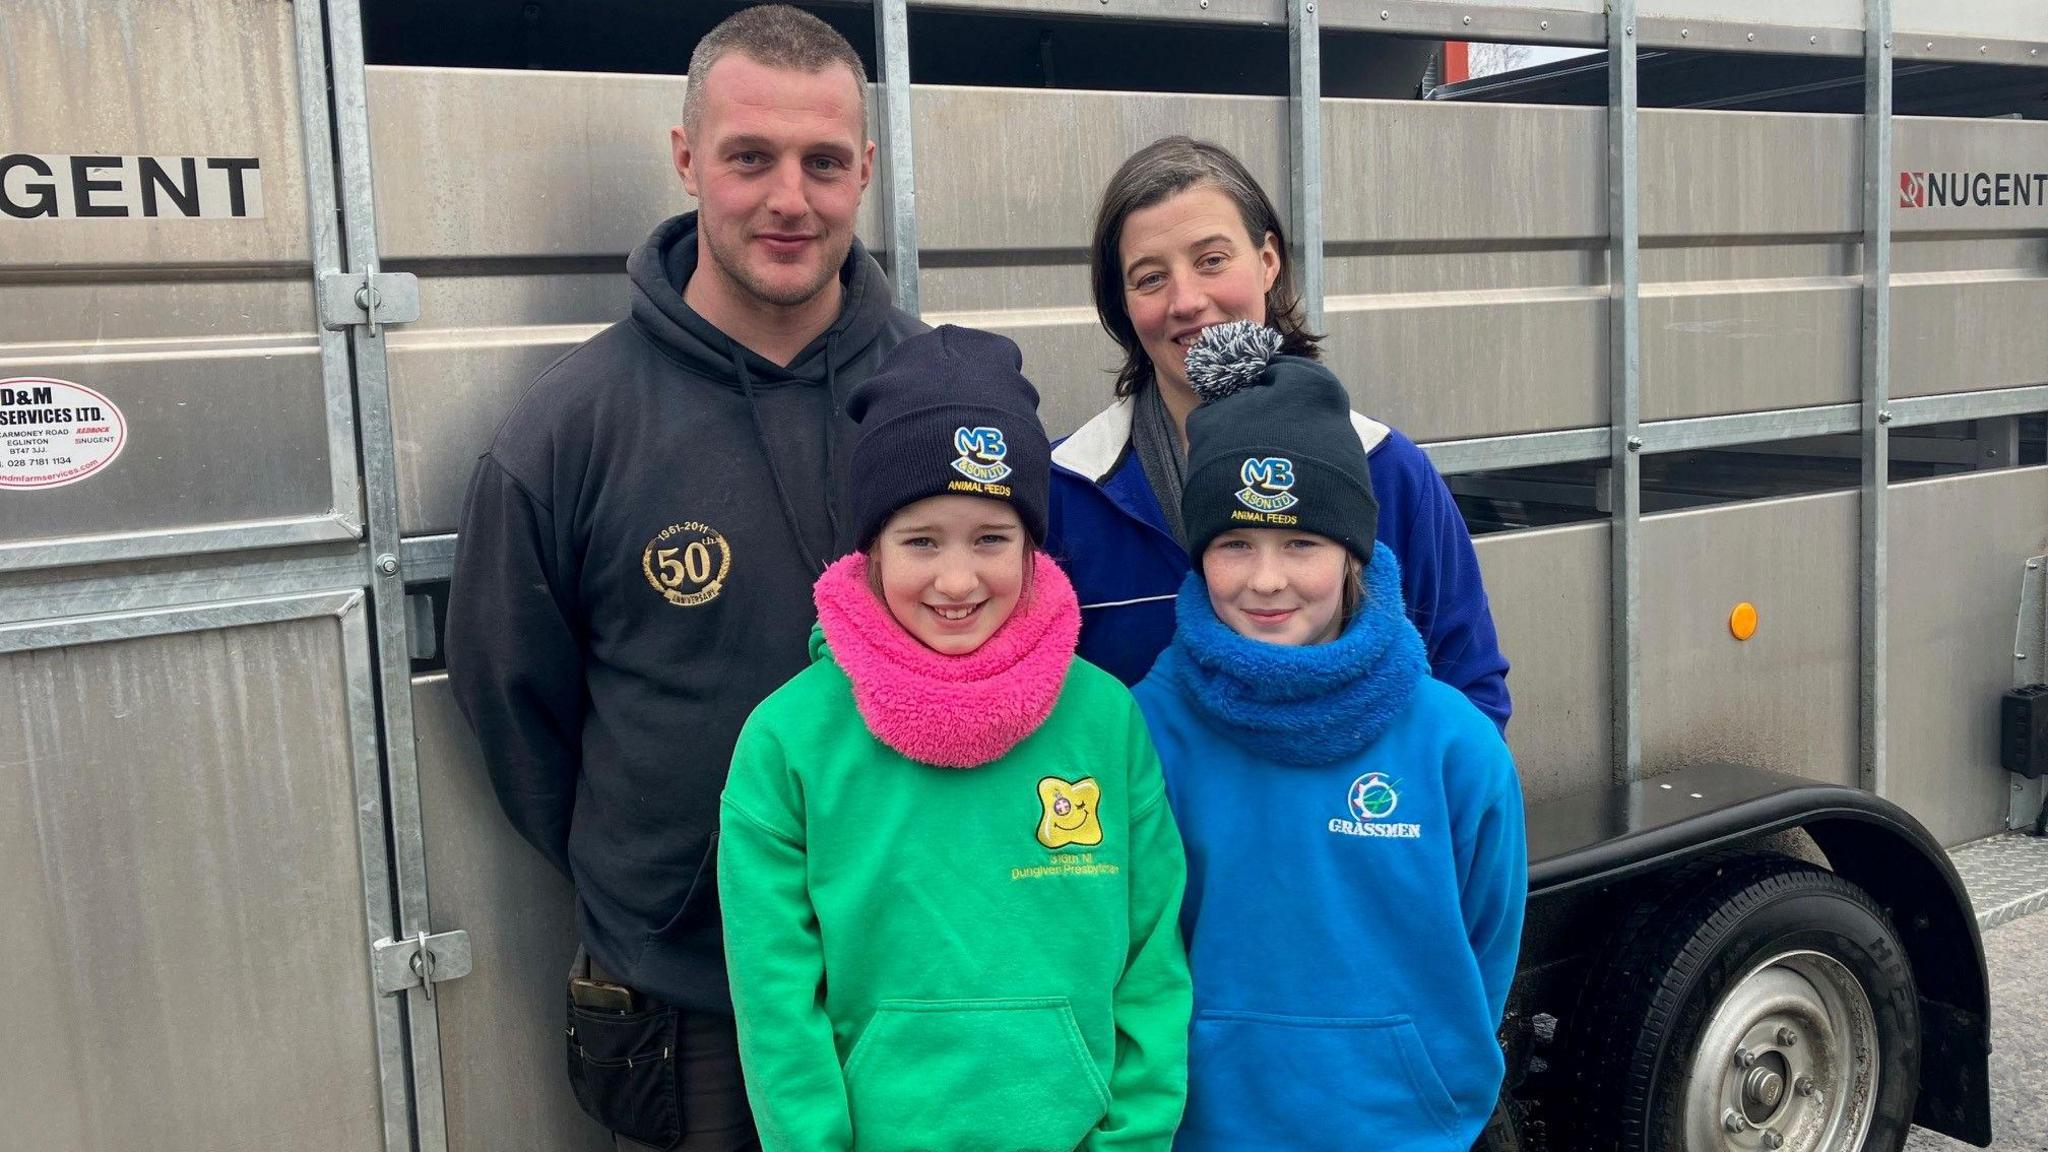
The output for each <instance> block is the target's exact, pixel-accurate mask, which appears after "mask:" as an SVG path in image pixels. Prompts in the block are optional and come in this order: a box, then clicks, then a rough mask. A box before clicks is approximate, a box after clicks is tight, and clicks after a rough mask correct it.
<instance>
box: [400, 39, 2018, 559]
mask: <svg viewBox="0 0 2048 1152" xmlns="http://www.w3.org/2000/svg"><path fill="white" fill-rule="evenodd" d="M370 81H371V87H370V91H371V99H372V104H373V108H372V122H373V126H374V129H375V132H376V141H377V143H376V147H377V178H378V181H379V188H378V191H379V204H380V209H379V210H380V212H382V213H383V220H382V226H383V230H384V235H385V238H386V240H387V244H388V245H389V251H391V252H393V253H396V254H398V262H399V264H400V266H403V263H404V261H405V260H406V259H411V260H414V261H426V263H423V264H420V265H419V266H420V269H421V271H423V272H425V273H427V274H428V275H427V280H426V282H425V284H424V286H423V294H424V298H425V305H424V311H423V316H422V319H421V321H420V323H419V324H417V325H411V326H408V327H407V328H405V329H401V330H399V331H398V332H397V333H396V334H395V335H394V337H393V339H392V341H391V358H392V363H393V368H392V371H393V373H394V376H395V381H396V382H395V385H394V388H395V400H394V404H395V407H396V415H395V420H396V423H397V427H398V431H399V452H400V468H401V500H402V504H403V508H404V530H405V532H406V533H408V534H411V535H419V534H427V533H436V532H446V531H448V530H450V529H452V528H453V526H454V523H455V519H456V513H457V509H458V507H459V501H460V498H461V493H462V489H463V486H464V483H465V481H466V479H467V476H468V473H469V468H470V462H471V461H472V460H473V459H474V457H475V455H476V454H477V453H478V452H479V451H481V450H482V449H483V447H484V446H485V445H486V444H487V442H488V438H489V436H490V433H491V431H492V430H493V429H495V427H496V426H497V424H498V422H499V420H501V419H502V418H503V415H504V413H505V412H506V411H507V410H508V409H509V408H510V406H511V404H512V403H513V402H514V401H515V400H516V399H517V397H518V396H519V395H520V394H521V392H523V390H524V388H525V387H526V385H527V384H528V383H529V382H530V380H531V378H532V376H533V374H534V373H535V372H536V371H537V370H538V369H539V368H540V367H542V366H544V365H545V364H546V363H547V362H548V361H549V360H551V359H552V358H553V356H554V355H556V354H559V353H560V352H562V351H566V350H567V349H568V348H569V347H571V346H573V344H574V343H575V342H576V341H578V340H580V339H583V338H584V337H586V336H587V335H588V334H589V333H590V332H591V331H594V327H595V326H596V325H601V324H603V323H607V322H610V321H611V320H613V319H615V318H616V317H617V316H619V315H620V314H621V313H622V304H621V302H622V301H623V299H624V297H623V280H622V278H621V277H619V276H618V274H617V271H616V269H617V268H618V263H619V259H620V256H621V255H622V254H623V253H624V252H625V251H626V250H627V249H629V248H630V247H631V246H632V245H633V244H635V243H637V242H638V241H639V240H640V239H641V237H642V236H643V235H644V232H645V230H646V228H647V227H648V226H649V225H651V223H652V222H653V221H654V220H655V219H656V218H658V217H660V216H661V215H663V214H665V213H668V212H670V211H673V210H675V209H676V208H677V207H678V206H680V205H682V204H683V203H684V199H683V198H682V196H681V193H680V190H679V189H678V188H677V186H676V181H675V177H674V175H673V173H672V172H671V171H670V170H669V167H668V156H667V152H666V147H665V143H664V134H665V132H666V130H667V126H668V124H669V123H670V121H671V120H672V119H673V118H674V116H675V114H676V111H677V108H678V107H679V101H680V97H681V82H680V80H679V79H677V78H674V77H645V76H608V75H590V74H565V73H506V72H488V71H485V72H476V71H462V70H444V69H409V68H376V69H372V70H371V75H370ZM504 106H519V107H528V108H533V109H535V110H536V111H535V114H534V115H533V116H531V117H527V118H522V119H519V120H518V121H517V122H509V121H506V120H505V118H503V117H495V116H492V115H490V114H489V112H488V110H489V109H491V108H496V107H504ZM1324 108H1325V117H1324V121H1325V134H1326V137H1327V143H1326V146H1325V151H1324V158H1325V166H1326V176H1325V188H1324V190H1325V224H1326V231H1327V234H1328V238H1329V243H1328V245H1327V248H1326V254H1327V256H1328V263H1327V274H1328V284H1329V291H1330V296H1329V299H1328V302H1327V328H1328V330H1329V332H1330V337H1331V338H1330V341H1329V344H1328V346H1327V352H1328V356H1329V360H1330V363H1331V365H1332V366H1333V367H1334V368H1335V369H1336V371H1337V373H1338V374H1339V376H1340V377H1342V378H1343V379H1345V380H1346V382H1347V383H1348V384H1349V386H1350V387H1351V389H1352V391H1353V395H1354V396H1355V397H1356V398H1357V403H1358V405H1359V407H1360V408H1361V409H1362V410H1364V411H1367V412H1369V413H1371V414H1373V415H1374V416H1376V417H1379V418H1381V419H1384V420H1386V421H1388V422H1390V423H1392V424H1394V425H1396V426H1397V427H1400V428H1402V429H1403V430H1404V431H1406V432H1408V433H1409V434H1410V435H1412V436H1414V437H1416V438H1417V439H1420V440H1423V441H1438V440H1456V439H1469V438H1474V437H1482V436H1496V435H1512V434H1520V433H1529V432H1540V431H1550V430H1558V429H1572V428H1587V427H1598V426H1601V425H1603V424H1604V423H1605V421H1606V420H1607V412H1606V389H1607V385H1606V372H1607V364H1606V360H1607V357H1606V352H1605V350H1606V341H1607V334H1606V324H1607V286H1606V268H1605V255H1604V244H1605V239H1604V238H1605V235H1606V203H1605V196H1604V194H1603V189H1604V187H1605V185H1604V168H1605V152H1604V147H1603V145H1604V140H1605V123H1606V121H1605V113H1604V110H1601V109H1587V108H1552V107H1534V106H1489V105H1476V104H1457V103H1425V102H1413V101H1370V100H1329V101H1325V105H1324ZM914 109H915V112H916V115H917V139H918V148H919V155H918V163H917V179H918V185H919V187H918V209H919V232H920V236H921V239H922V245H923V249H922V253H921V257H922V266H923V293H922V297H923V301H924V304H925V307H926V311H927V318H928V319H931V320H933V321H935V322H954V323H965V324H972V325H976V326H980V327H987V328H991V329H994V330H996V331H1000V332H1003V333H1005V334H1006V335H1009V336H1011V337H1012V338H1014V339H1016V340H1017V341H1018V342H1019V344H1020V345H1021V346H1022V347H1023V349H1024V352H1025V363H1026V369H1027V371H1028V372H1029V373H1030V374H1031V375H1032V377H1033V379H1034V381H1035V382H1036V383H1037V384H1038V386H1039V388H1040V391H1041V393H1042V394H1043V396H1044V398H1045V403H1044V413H1045V417H1046V421H1047V424H1048V425H1049V426H1050V427H1051V428H1052V429H1053V430H1054V431H1055V432H1056V433H1061V432H1066V431H1069V430H1071V429H1072V428H1073V427H1075V426H1076V425H1078V424H1079V423H1080V422H1081V421H1082V420H1083V419H1085V418H1086V417H1087V416H1088V415H1089V414H1091V413H1093V412H1094V411H1096V410H1097V409H1099V408H1100V407H1101V406H1102V405H1103V404H1104V403H1106V401H1107V399H1108V389H1107V382H1106V380H1105V376H1106V374H1107V372H1108V371H1109V370H1110V369H1111V368H1113V366H1114V365H1115V363H1116V359H1117V357H1116V354H1115V350H1114V348H1113V347H1112V345H1111V344H1110V343H1109V341H1108V340H1107V338H1106V337H1105V336H1104V335H1103V334H1102V332H1101V331H1100V328H1099V326H1098V324H1097V322H1096V320H1095V317H1094V313H1093V308H1092V306H1091V303H1090V301H1089V297H1088V281H1087V274H1086V256H1087V252H1086V246H1087V242H1088V238H1089V229H1090V227H1091V224H1092V220H1093V215H1094V209H1095V204H1096V200H1097V198H1098V197H1099V196H1100V194H1101V190H1102V186H1103V184H1104V183H1105V182H1106V181H1107V179H1108V177H1109V175H1110V173H1111V172H1112V171H1113V170H1114V169H1115V167H1116V165H1117V164H1119V163H1120V162H1121V161H1122V160H1123V159H1124V158H1125V157H1126V156H1128V155H1129V153H1130V152H1131V151H1133V150H1135V149H1136V148H1138V147H1140V146H1142V145H1143V144H1145V143H1147V142H1149V141H1150V140H1152V139H1154V138H1156V137H1157V136H1158V135H1161V134H1164V133H1167V132H1172V131H1186V132H1192V133H1194V134H1196V135H1200V136H1204V137H1207V138H1210V139H1215V140H1218V141H1220V142H1222V143H1224V144H1225V145H1227V146H1229V147H1231V148H1233V149H1234V150H1236V151H1238V152H1239V153H1241V154H1242V155H1244V156H1245V158H1246V159H1247V160H1248V162H1249V163H1250V165H1251V167H1252V168H1253V170H1254V171H1255V173H1257V174H1258V175H1259V177H1260V179H1261V180H1262V181H1264V182H1265V183H1266V184H1267V185H1268V187H1269V189H1270V190H1271V191H1272V192H1273V194H1274V196H1275V198H1276V200H1278V201H1280V202H1282V203H1283V205H1284V201H1285V196H1286V181H1285V180H1284V179H1283V176H1284V171H1283V165H1284V162H1285V149H1286V132H1285V126H1286V125H1285V102H1284V101H1281V100H1278V99H1273V98H1262V97H1186V96H1161V95H1151V94H1133V93H1109V92H1079V91H1041V90H1017V89H976V88H947V87H921V88H919V89H917V90H916V92H915V99H914ZM1958 123H1959V122H1956V121H1942V122H1940V123H1939V124H1938V125H1937V124H1933V123H1930V122H1927V121H1902V122H1901V128H1900V154H1901V156H1902V157H1906V158H1909V159H1902V161H1901V163H1902V165H1903V164H1909V163H1927V164H1934V163H1940V164H1945V165H1948V164H1952V165H1977V166H1980V167H1983V166H1994V167H1995V166H1999V165H2011V166H2017V167H2027V166H2033V167H2035V168H2039V169H2044V170H2048V154H2044V155H2043V156H2042V157H2041V158H2040V161H2039V163H2038V164H2036V161H2035V159H2034V152H2035V150H2036V149H2037V145H2038V144H2039V143H2040V142H2041V141H2048V135H2044V134H2043V133H2042V132H2040V131H2037V130H2038V129H2040V128H2042V127H2043V126H2041V125H2025V124H2010V123H2006V124H1972V125H1967V126H1966V128H1964V129H1956V128H1955V127H1954V125H1956V124H1958ZM1857 124H1858V120H1857V118H1855V117H1847V116H1817V115H1800V114H1781V113H1733V112H1691V111H1652V112H1646V113H1644V114H1643V128H1642V140H1643V171H1644V177H1643V213H1644V219H1645V222H1646V225H1645V231H1646V234H1647V235H1648V236H1649V241H1648V243H1647V245H1646V251H1645V253H1644V260H1643V268H1644V281H1645V285H1644V292H1643V305H1642V309H1643V398H1642V406H1643V407H1642V414H1643V417H1644V418H1645V419H1646V420H1652V421H1656V420H1670V419H1680V418H1687V417H1694V416H1716V415H1726V414H1734V413H1746V412H1757V411H1763V410H1768V409H1771V408H1778V407H1806V406H1814V405H1824V404H1833V403H1848V402H1852V401H1853V400H1854V399H1855V397H1856V396H1857V370H1858V369H1857V365H1858V360H1859V356H1858V352H1857V340H1858V335H1857V334H1858V331H1859V327H1858V317H1859V312H1858V299H1859V297H1858V288H1857V285H1858V281H1857V267H1856V257H1855V249H1854V246H1853V244H1851V243H1849V242H1848V240H1849V238H1850V237H1852V236H1854V235H1855V234H1856V232H1857V230H1858V229H1859V228H1860V223H1859V215H1860V212H1859V201H1858V197H1857V188H1858V187H1859V178H1858V174H1857V165H1858V163H1859V162H1858V159H1857V157H1858V154H1859V149H1860V135H1859V133H1858V129H1857ZM998 129H999V130H998ZM1937 131H1939V132H1959V133H1960V136H1961V137H1962V138H1965V139H1967V141H1969V143H1968V145H1967V146H1962V147H1959V146H1956V145H1952V144H1948V143H1928V146H1927V148H1922V149H1921V151H1918V152H1916V151H1915V149H1916V148H1921V143H1916V133H1917V134H1918V139H1919V141H1921V142H1932V141H1934V140H1935V134H1936V132H1937ZM1930 149H1939V151H1933V150H1930ZM1757 154H1768V155H1771V156H1773V157H1779V158H1782V162H1780V163H1777V164H1773V165H1757V164H1753V163H1746V162H1740V163H1739V162H1738V161H1739V160H1741V159H1742V158H1743V157H1752V156H1755V155H1757ZM1913 157H1922V159H1910V158H1913ZM510 190H516V193H517V194H514V195H509V196H508V195H505V193H506V192H507V191H510ZM480 202H490V203H493V204H498V203H500V202H503V203H504V204H505V207H504V208H503V209H502V210H498V209H494V210H493V211H491V212H480V211H477V210H476V208H475V205H477V204H478V203H480ZM1943 211H1945V210H1942V209H1930V210H1928V211H1926V212H1923V213H1920V214H1919V215H1918V216H1916V215H1915V213H1914V211H1912V210H1902V211H1901V212H1900V216H1901V219H1902V226H1904V225H1907V224H1912V223H1913V221H1915V220H1917V221H1919V223H1918V224H1917V225H1914V226H1917V227H1919V228H1921V229H1923V232H1922V236H1923V237H1924V238H1923V239H1921V240H1918V241H1915V244H1916V245H1919V246H1921V247H1922V249H1923V253H1922V256H1921V258H1920V260H1919V262H1918V265H1917V266H1918V267H1921V268H1924V269H1925V270H1926V271H1925V272H1924V273H1910V274H1907V275H1904V276H1902V277H1901V282H1900V285H1899V288H1898V299H1897V312H1898V322H1897V323H1896V324H1895V330H1896V338H1895V347H1896V349H1897V352H1896V353H1895V356H1896V358H1897V360H1898V372H1897V375H1898V377H1899V379H1900V388H1899V391H1900V393H1901V394H1905V395H1910V394H1916V393H1938V392H1953V391H1958V390H1967V389H1972V388H1984V387H2010V386H2017V385H2024V384H2031V383H2038V382H2040V379H2041V375H2040V369H2039V367H2038V366H2039V365H2040V364H2041V363H2043V362H2044V352H2048V326H2043V325H2038V324H2031V323H2029V322H2028V320H2027V318H2028V316H2029V315H2033V314H2038V310H2039V308H2040V306H2041V304H2042V303H2043V300H2042V288H2041V286H2042V285H2043V284H2044V283H2048V279H2044V277H2043V276H2042V275H2041V273H2040V269H2041V267H2042V266H2041V264H2040V251H2039V250H2038V249H2037V248H2034V247H2030V246H2028V245H2029V244H2030V241H2028V240H2026V239H2020V240H2013V241H2009V242H2006V243H2005V244H2004V246H2002V247H2001V246H1999V245H1995V244H1992V243H1991V242H1989V241H1986V240H1984V239H1981V237H1982V235H1983V233H1982V232H1981V231H1977V230H1979V229H1982V228H1984V227H1989V226H1991V225H1992V224H1993V223H1995V222H1996V220H2005V221H2006V223H2007V224H2008V225H2012V226H2016V227H2023V228H2032V227H2034V222H2035V221H2034V218H2035V216H2037V215H2039V216H2041V221H2039V223H2041V224H2042V226H2043V227H2044V228H2048V215H2043V213H2048V206H2044V207H2043V208H2042V209H2041V210H2039V211H2036V210H2033V209H2028V208H2022V209H2013V208H2006V209H1999V208H1996V207H1993V208H1976V207H1970V208H1966V209H1963V210H1961V215H1960V216H1958V217H1956V219H1955V221H1953V222H1950V223H1944V222H1943V221H1944V220H1945V219H1946V217H1943V216H1942V212H1943ZM2001 212H2002V213H2004V215H2002V216H2001V215H1999V213H2001ZM1986 213H1990V215H1985V214H1986ZM877 216H878V198H877V195H876V193H874V192H872V191H871V193H870V195H869V198H868V203H867V206H866V207H865V208H864V211H863V222H864V227H865V228H866V229H867V230H868V231H869V232H870V233H871V232H872V231H873V224H874V221H875V220H876V219H877ZM1930 228H1932V229H1937V230H1936V231H1924V230H1925V229H1930ZM1959 228H1967V229H1971V230H1972V231H1967V232H1965V231H1953V229H1959ZM2019 235H2020V236H2021V237H2025V236H2026V235H2027V233H2026V232H2025V231H2022V232H2021V233H2019ZM2015 244H2017V245H2019V247H2018V248H2017V249H2015V248H2014V247H2013V245H2015ZM1987 261H1988V263H1987ZM1909 266H1912V265H1909ZM1993 331H1996V332H1997V333H1999V334H2000V338H1998V339H1988V338H1985V333H1988V332H1993ZM2030 373H2031V374H2030Z"/></svg>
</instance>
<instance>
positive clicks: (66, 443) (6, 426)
mask: <svg viewBox="0 0 2048 1152" xmlns="http://www.w3.org/2000/svg"><path fill="white" fill-rule="evenodd" d="M127 442H128V422H127V421H126V420H125V419H123V418H122V416H121V410H120V409H119V408H116V407H114V402H113V401H112V400H109V399H107V398H106V397H105V396H102V395H100V394H99V393H97V392H95V391H93V390H92V389H90V388H87V387H85V386H84V385H82V384H73V383H71V382H70V381H68V380H48V379H44V378H42V377H37V376H21V377H14V378H11V379H0V492H6V491H13V490H15V489H28V488H61V487H63V486H64V485H66V484H75V483H77V482H78V481H80V480H83V479H85V478H86V477H87V476H90V475H92V474H93V473H95V472H97V471H99V470H100V469H102V468H105V467H106V466H107V465H109V464H111V463H113V462H114V457H116V456H119V455H120V454H121V448H122V447H123V446H124V445H126V444H127Z"/></svg>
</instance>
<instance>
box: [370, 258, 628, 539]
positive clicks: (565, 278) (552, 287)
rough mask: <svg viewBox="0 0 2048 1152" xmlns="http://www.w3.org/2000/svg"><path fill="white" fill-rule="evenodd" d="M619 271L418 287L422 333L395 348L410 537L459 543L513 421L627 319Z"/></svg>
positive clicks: (403, 522)
mask: <svg viewBox="0 0 2048 1152" xmlns="http://www.w3.org/2000/svg"><path fill="white" fill-rule="evenodd" d="M650 226H651V225H650ZM610 263H611V265H612V266H610V267H606V268H603V269H594V270H588V271H583V270H576V269H574V268H564V269H562V270H559V271H555V272H539V271H526V272H523V273H522V272H520V271H517V269H518V268H519V265H518V264H517V262H506V263H504V264H502V265H499V266H498V268H500V269H503V270H504V271H502V272H494V273H492V274H479V275H454V276H429V277H426V278H423V279H422V280H421V281H420V296H421V303H420V308H421V323H420V324H418V325H407V326H406V327H404V328H398V329H393V330H392V333H391V340H390V344H389V360H390V364H391V373H392V428H393V432H394V437H395V446H396V450H397V457H398V460H397V463H398V475H399V479H400V484H399V489H398V499H399V522H400V526H401V530H402V531H403V532H404V533H405V534H406V535H420V534H427V533H437V532H453V531H454V530H455V526H456V523H457V521H458V520H459V519H460V516H461V511H462V496H463V493H464V492H465V491H466V490H467V488H468V485H469V476H470V472H471V471H472V470H473V469H474V468H475V466H476V458H477V457H478V456H480V455H482V454H483V452H484V451H485V450H486V449H488V448H489V447H490V443H491V436H492V435H493V434H494V433H496V432H497V430H498V424H499V422H500V421H502V420H503V419H504V417H505V413H507V412H509V411H510V410H511V409H512V406H513V405H514V404H516V403H517V402H518V400H519V398H520V397H521V396H523V395H525V394H526V390H527V389H528V388H530V387H532V386H533V381H534V379H535V378H536V377H537V376H539V375H540V373H541V371H542V370H543V369H545V368H546V367H547V366H548V365H549V364H552V363H554V361H555V360H557V359H558V358H560V357H561V356H562V354H563V353H566V352H568V351H569V350H570V349H571V348H574V347H575V346H576V345H577V344H580V343H582V342H583V341H585V340H587V339H589V338H590V337H592V336H594V335H596V334H597V333H598V332H599V331H601V330H603V328H604V327H605V326H607V325H609V324H612V323H613V322H615V321H617V320H619V319H621V318H623V317H624V316H625V315H626V308H627V305H628V300H629V294H628V290H627V284H626V276H625V268H624V261H623V260H622V259H615V260H614V261H612V262H610Z"/></svg>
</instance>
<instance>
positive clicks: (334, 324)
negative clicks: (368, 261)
mask: <svg viewBox="0 0 2048 1152" xmlns="http://www.w3.org/2000/svg"><path fill="white" fill-rule="evenodd" d="M419 318H420V281H419V277H417V276H414V275H413V274H412V273H410V272H379V271H377V270H376V269H375V268H372V269H370V270H368V271H366V272H329V273H327V274H326V275H324V276H322V277H320V323H321V324H322V325H324V326H325V327H327V328H331V329H333V330H335V331H337V332H339V331H341V330H343V329H346V328H353V327H355V326H356V325H358V324H363V325H368V326H369V329H370V335H371V336H375V335H377V333H378V330H379V329H381V328H382V327H383V326H384V325H386V324H410V323H412V322H413V321H415V320H417V319H419Z"/></svg>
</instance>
